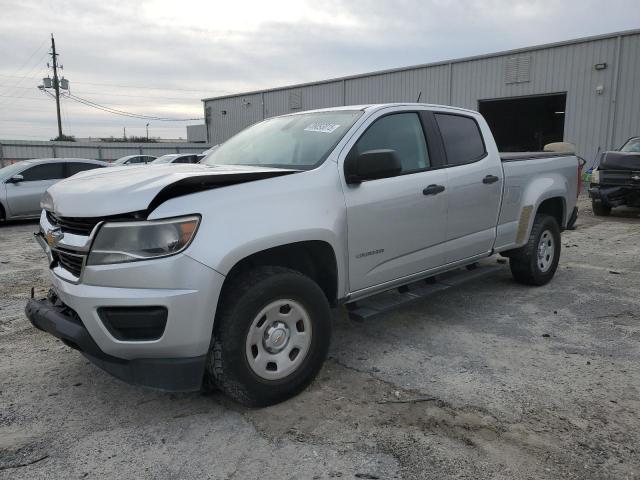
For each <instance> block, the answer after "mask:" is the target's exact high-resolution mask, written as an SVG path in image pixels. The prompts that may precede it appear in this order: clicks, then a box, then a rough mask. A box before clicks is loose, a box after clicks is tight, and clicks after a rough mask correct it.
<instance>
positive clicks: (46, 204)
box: [40, 192, 53, 212]
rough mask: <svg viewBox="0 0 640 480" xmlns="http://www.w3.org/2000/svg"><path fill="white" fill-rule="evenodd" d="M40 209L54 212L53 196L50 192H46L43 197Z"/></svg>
mask: <svg viewBox="0 0 640 480" xmlns="http://www.w3.org/2000/svg"><path fill="white" fill-rule="evenodd" d="M40 208H44V209H45V210H49V211H50V212H53V198H51V194H50V193H49V192H44V195H42V199H41V200H40Z"/></svg>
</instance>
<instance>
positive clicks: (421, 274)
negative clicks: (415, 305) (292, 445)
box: [26, 104, 579, 406]
mask: <svg viewBox="0 0 640 480" xmlns="http://www.w3.org/2000/svg"><path fill="white" fill-rule="evenodd" d="M578 168H579V164H578V159H577V158H576V156H575V155H574V154H573V153H546V152H535V153H519V154H510V155H502V156H501V155H500V154H499V153H498V150H497V147H496V143H495V141H494V139H493V137H492V135H491V131H490V130H489V126H488V125H487V123H486V122H485V120H484V119H483V118H482V116H481V115H480V114H479V113H477V112H473V111H470V110H464V109H460V108H453V107H444V106H436V105H425V104H386V105H366V106H348V107H337V108H330V109H325V110H317V111H311V112H301V113H295V114H290V115H284V116H281V117H275V118H271V119H268V120H265V121H263V122H260V123H258V124H255V125H253V126H251V127H249V128H247V129H246V130H244V131H242V132H240V133H238V134H237V135H236V136H234V137H233V138H231V139H229V140H228V141H226V142H225V143H224V144H222V145H221V146H220V147H219V148H218V149H217V150H216V151H214V152H213V153H212V154H210V155H209V156H207V157H206V159H205V163H204V164H199V165H158V166H157V167H154V168H135V169H126V168H119V169H109V170H110V171H108V172H106V173H102V172H100V173H92V172H87V173H84V174H81V175H80V176H77V177H74V178H72V179H69V180H66V181H63V182H61V183H58V184H56V185H54V186H53V187H51V188H50V189H49V190H48V193H47V195H45V197H44V198H43V202H42V205H43V208H44V211H43V212H42V216H41V219H40V232H39V234H38V235H37V238H38V241H39V242H40V244H41V245H42V246H43V248H44V250H45V251H46V253H47V255H48V256H49V261H50V266H51V281H52V283H53V287H52V290H51V292H50V294H49V296H48V297H47V298H45V299H41V300H36V299H32V300H30V301H29V303H28V304H27V307H26V312H27V315H28V317H29V319H30V320H31V322H32V323H33V324H34V325H35V326H36V327H38V328H40V329H42V330H45V331H47V332H49V333H51V334H52V335H55V336H57V337H59V338H61V339H62V340H63V341H64V342H65V343H67V344H68V345H71V346H73V347H74V348H77V349H78V350H80V351H81V352H82V353H83V354H84V355H86V356H87V357H88V358H89V359H90V360H91V361H93V362H95V363H96V364H97V365H99V366H100V367H102V368H103V369H105V370H107V371H109V372H110V373H112V374H113V375H115V376H117V377H119V378H122V379H124V380H126V381H129V382H132V383H136V384H142V385H146V386H152V387H157V388H162V389H165V390H197V389H200V388H201V387H202V385H203V383H204V384H207V385H208V384H211V383H214V384H215V385H217V386H218V388H219V389H221V390H222V391H223V392H225V393H227V394H228V395H230V396H231V397H233V398H235V399H236V400H238V401H240V402H242V403H245V404H247V405H254V406H260V405H269V404H272V403H275V402H279V401H282V400H284V399H286V398H289V397H291V396H293V395H295V394H296V393H298V392H300V391H301V390H302V389H304V388H305V387H306V386H307V385H308V384H309V382H311V380H312V379H313V378H314V376H315V375H316V374H317V373H318V371H319V370H320V368H321V366H322V364H323V361H324V360H325V358H326V355H327V351H328V347H329V341H330V338H331V321H332V314H331V310H330V306H335V305H340V304H349V305H351V308H352V309H357V308H360V307H359V306H358V304H359V303H360V301H361V300H363V299H366V297H369V296H372V295H375V294H378V293H380V292H384V291H386V290H389V289H395V288H399V287H402V288H403V289H412V290H411V292H417V293H413V294H412V295H413V297H412V298H415V295H418V294H419V293H420V292H424V291H425V290H429V289H431V290H433V286H432V284H431V283H425V282H424V281H423V282H421V283H420V281H421V280H423V279H425V278H431V279H433V278H434V276H437V275H440V274H442V273H443V272H447V271H449V270H452V269H454V268H458V267H464V266H473V265H474V263H475V262H477V261H478V260H479V259H482V258H486V257H489V256H491V255H493V254H495V253H500V254H501V255H503V256H507V257H509V258H510V266H511V272H512V274H513V277H514V278H515V280H517V281H518V282H521V283H524V284H528V285H543V284H545V283H547V282H549V281H550V280H551V279H552V277H553V275H554V273H555V271H556V268H557V266H558V261H559V258H560V248H561V243H560V232H561V230H562V229H563V228H565V227H566V225H567V222H568V220H569V218H570V216H571V214H572V213H573V212H574V210H575V205H576V199H577V196H578V186H579V182H578ZM435 278H436V279H437V278H438V277H435ZM436 286H437V285H436ZM440 286H442V284H440ZM414 287H415V288H414ZM436 290H437V289H436ZM498 294H499V292H498ZM436 300H437V299H436ZM355 302H358V304H356V303H355ZM361 313H362V312H361ZM381 334H384V332H381ZM205 380H206V381H205Z"/></svg>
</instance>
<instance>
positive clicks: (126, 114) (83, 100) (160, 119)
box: [65, 93, 203, 122]
mask: <svg viewBox="0 0 640 480" xmlns="http://www.w3.org/2000/svg"><path fill="white" fill-rule="evenodd" d="M65 97H67V98H70V99H71V100H74V101H76V102H78V103H82V104H84V105H86V106H87V107H91V108H95V109H97V110H102V111H104V112H107V113H112V114H114V115H120V116H123V117H130V118H138V119H141V120H154V121H157V122H192V121H198V120H203V118H202V117H200V118H168V117H158V116H154V115H142V114H138V113H133V112H127V111H125V110H119V109H116V108H112V107H107V106H106V105H101V104H99V103H96V102H92V101H91V100H87V99H86V98H82V97H79V96H77V95H74V94H72V93H67V94H65Z"/></svg>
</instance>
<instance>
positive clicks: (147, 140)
mask: <svg viewBox="0 0 640 480" xmlns="http://www.w3.org/2000/svg"><path fill="white" fill-rule="evenodd" d="M148 141H149V124H148V123H147V142H148Z"/></svg>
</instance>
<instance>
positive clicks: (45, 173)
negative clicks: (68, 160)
mask: <svg viewBox="0 0 640 480" xmlns="http://www.w3.org/2000/svg"><path fill="white" fill-rule="evenodd" d="M22 176H23V177H24V181H25V182H36V181H38V180H57V179H60V178H64V163H61V162H54V163H43V164H41V165H36V166H35V167H31V168H28V169H27V170H25V171H23V172H22Z"/></svg>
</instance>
